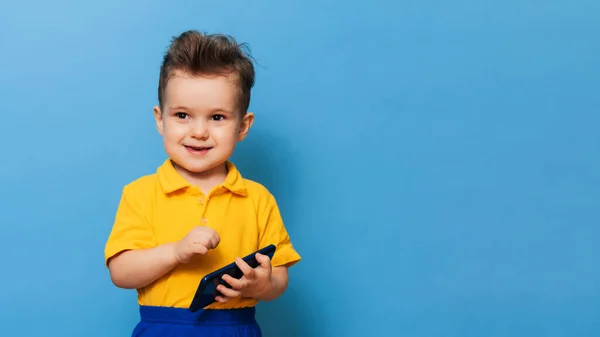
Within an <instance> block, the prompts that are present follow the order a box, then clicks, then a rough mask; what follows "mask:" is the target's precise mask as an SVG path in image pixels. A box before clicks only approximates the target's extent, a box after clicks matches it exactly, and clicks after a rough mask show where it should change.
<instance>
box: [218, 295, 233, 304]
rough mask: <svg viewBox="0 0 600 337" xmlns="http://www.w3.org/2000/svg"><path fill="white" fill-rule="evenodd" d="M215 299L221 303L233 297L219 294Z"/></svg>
mask: <svg viewBox="0 0 600 337" xmlns="http://www.w3.org/2000/svg"><path fill="white" fill-rule="evenodd" d="M215 300H216V301H217V302H220V303H227V302H229V300H231V299H230V298H228V297H224V296H217V297H215Z"/></svg>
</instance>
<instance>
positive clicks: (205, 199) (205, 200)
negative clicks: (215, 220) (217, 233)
mask: <svg viewBox="0 0 600 337" xmlns="http://www.w3.org/2000/svg"><path fill="white" fill-rule="evenodd" d="M209 200H210V198H209V197H204V196H199V197H198V203H199V204H200V205H201V206H202V211H201V218H200V222H201V223H202V224H203V225H206V224H208V218H207V217H206V208H207V207H208V201H209Z"/></svg>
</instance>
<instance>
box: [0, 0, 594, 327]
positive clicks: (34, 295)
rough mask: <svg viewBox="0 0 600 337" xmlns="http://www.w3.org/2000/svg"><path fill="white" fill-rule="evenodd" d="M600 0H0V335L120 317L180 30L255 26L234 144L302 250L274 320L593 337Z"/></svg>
mask: <svg viewBox="0 0 600 337" xmlns="http://www.w3.org/2000/svg"><path fill="white" fill-rule="evenodd" d="M599 17H600V2H598V1H594V0H588V1H586V0H571V1H567V0H549V1H541V0H530V1H517V0H509V1H499V0H498V1H476V0H458V1H435V0H425V1H423V0H420V1H417V0H409V1H394V2H393V1H387V2H385V1H337V2H334V1H316V0H314V1H313V0H311V1H295V2H285V1H253V2H250V1H217V2H204V1H162V2H159V1H126V2H123V1H114V0H110V1H102V2H86V1H50V2H48V1H40V0H33V1H14V0H13V1H3V2H2V3H1V4H0V51H1V53H0V107H1V111H2V118H1V122H0V144H1V145H0V146H1V147H2V162H1V165H0V189H1V192H2V193H1V197H0V198H1V203H0V216H1V217H0V224H1V235H0V256H1V262H2V264H1V273H2V276H1V277H0V287H1V288H2V289H3V294H2V296H1V297H0V298H1V304H2V305H1V307H0V335H2V336H7V337H13V336H15V337H20V336H26V337H34V336H62V337H76V336H87V337H96V336H97V337H100V336H128V335H129V334H130V332H131V330H132V329H133V327H134V325H135V323H136V322H137V319H138V311H137V303H136V294H135V291H133V290H122V289H118V288H116V287H114V286H113V285H112V284H111V282H110V279H109V275H108V272H107V270H106V268H105V266H104V264H103V249H104V243H105V241H106V238H107V236H108V234H109V232H110V229H111V226H112V221H113V219H114V214H115V211H116V207H117V203H118V200H119V197H120V192H121V188H122V187H123V185H124V184H126V183H128V182H130V181H131V180H133V179H135V178H137V177H139V176H140V175H143V174H150V173H153V172H155V170H156V167H157V166H158V165H160V164H161V163H162V161H163V160H164V159H165V153H164V151H163V149H162V144H161V140H160V138H159V136H158V134H157V132H156V130H155V125H154V120H153V117H152V107H153V106H154V104H156V102H157V97H156V90H157V85H158V71H159V66H160V62H161V57H162V55H163V52H164V51H165V49H166V47H167V45H168V43H169V41H170V39H171V38H172V37H173V36H175V35H178V34H179V33H181V32H183V31H184V30H187V29H199V30H203V31H206V32H209V33H216V32H222V33H227V34H232V35H234V36H235V37H236V38H237V39H238V40H239V41H240V42H247V43H248V44H249V45H250V47H251V50H252V53H253V55H254V57H255V59H256V61H257V84H256V87H255V90H254V91H253V101H252V105H251V110H252V111H253V112H255V114H256V123H255V127H254V128H253V129H252V131H251V134H250V136H249V138H248V139H247V140H246V141H244V142H243V143H242V144H240V146H239V148H238V149H237V152H236V154H235V156H234V158H233V160H234V162H235V163H236V164H237V165H238V166H239V168H240V169H241V171H242V173H243V174H244V175H245V176H246V177H247V178H250V179H253V180H257V181H259V182H261V183H263V184H264V185H265V186H267V187H268V188H269V189H270V190H271V191H272V192H273V194H274V195H275V196H276V198H277V200H278V202H279V205H280V207H281V210H282V214H283V217H284V220H285V223H286V225H287V228H288V230H289V232H290V234H291V237H292V239H293V243H294V245H295V247H296V248H297V250H298V251H299V252H300V254H301V255H302V257H303V261H302V262H301V263H299V264H298V265H296V266H295V267H293V268H292V269H291V270H290V273H291V284H290V287H289V290H288V291H287V293H286V294H285V295H284V296H283V297H281V298H280V299H278V300H277V301H275V302H270V303H262V304H260V305H259V307H258V312H259V313H258V319H259V321H260V323H261V325H262V327H263V331H264V333H265V336H316V337H319V336H411V337H419V336H436V337H437V336H444V337H467V336H474V337H481V336H488V337H489V336H506V337H521V336H527V337H529V336H551V337H555V336H569V337H572V336H577V337H584V336H585V337H587V336H590V337H591V336H598V335H599V334H600V321H599V319H598V317H600V265H599V263H598V261H600V245H598V236H599V235H600V230H599V225H600V221H599V220H600V215H599V202H600V153H599V150H600V131H599V129H600V95H599V92H600V64H599V63H600V62H599V60H600V39H599V38H598V33H599V32H600V20H599V19H598V18H599Z"/></svg>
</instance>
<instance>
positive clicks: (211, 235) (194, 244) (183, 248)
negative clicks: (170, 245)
mask: <svg viewBox="0 0 600 337" xmlns="http://www.w3.org/2000/svg"><path fill="white" fill-rule="evenodd" d="M219 242H221V238H219V234H217V232H216V231H215V230H214V229H212V228H210V227H204V226H198V227H194V228H192V230H191V231H190V232H189V233H187V235H186V236H185V237H184V238H183V239H181V240H179V241H177V242H176V244H175V258H177V261H179V263H188V262H190V260H191V259H192V257H194V256H196V255H198V254H201V255H204V254H206V253H207V252H208V250H209V249H215V248H217V246H218V245H219Z"/></svg>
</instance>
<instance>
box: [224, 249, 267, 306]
mask: <svg viewBox="0 0 600 337" xmlns="http://www.w3.org/2000/svg"><path fill="white" fill-rule="evenodd" d="M256 260H257V261H258V262H259V263H260V265H259V266H258V267H256V268H252V267H250V266H249V265H248V264H247V263H246V262H245V261H244V260H242V259H240V258H237V259H236V260H235V263H236V264H237V266H238V267H239V268H240V270H241V271H242V273H244V275H243V276H242V277H241V278H240V279H235V278H233V277H231V276H229V275H224V276H223V280H224V281H225V282H227V283H228V284H229V285H230V286H231V289H230V288H227V287H226V286H224V285H222V284H221V285H219V286H218V287H217V290H218V291H220V292H221V294H223V296H217V297H216V300H217V301H218V302H221V303H225V302H228V301H230V300H232V299H234V298H238V297H250V298H255V299H258V298H260V297H261V296H263V295H264V294H266V293H268V292H269V291H270V290H271V287H272V284H271V273H272V266H271V259H270V258H269V257H268V256H266V255H262V254H260V253H256Z"/></svg>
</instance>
